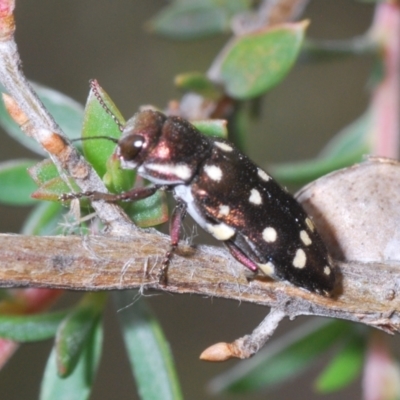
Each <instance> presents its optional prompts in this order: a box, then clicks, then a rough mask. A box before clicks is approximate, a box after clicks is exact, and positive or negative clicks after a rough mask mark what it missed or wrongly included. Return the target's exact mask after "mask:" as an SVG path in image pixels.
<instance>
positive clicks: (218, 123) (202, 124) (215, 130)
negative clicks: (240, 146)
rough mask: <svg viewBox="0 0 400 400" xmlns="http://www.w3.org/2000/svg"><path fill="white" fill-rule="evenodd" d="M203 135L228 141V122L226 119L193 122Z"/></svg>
mask: <svg viewBox="0 0 400 400" xmlns="http://www.w3.org/2000/svg"><path fill="white" fill-rule="evenodd" d="M191 124H192V125H194V126H195V127H196V128H197V129H198V130H199V131H200V132H201V133H202V134H203V135H206V136H212V137H217V138H222V139H226V138H227V137H228V128H227V122H226V120H225V119H207V120H201V121H192V122H191Z"/></svg>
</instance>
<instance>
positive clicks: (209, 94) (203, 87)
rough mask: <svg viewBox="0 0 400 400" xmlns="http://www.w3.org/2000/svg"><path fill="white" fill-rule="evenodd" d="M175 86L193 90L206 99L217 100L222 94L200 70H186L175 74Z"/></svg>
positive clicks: (189, 90) (188, 90)
mask: <svg viewBox="0 0 400 400" xmlns="http://www.w3.org/2000/svg"><path fill="white" fill-rule="evenodd" d="M175 86H176V87H177V88H178V89H180V90H184V91H186V92H195V93H197V94H199V95H200V96H202V97H204V98H206V99H211V100H217V99H218V98H219V97H221V96H222V93H221V90H220V89H219V88H217V87H216V86H215V85H214V83H213V82H211V81H210V80H209V79H208V77H207V76H206V75H205V74H203V73H202V72H187V73H184V74H179V75H177V76H176V77H175Z"/></svg>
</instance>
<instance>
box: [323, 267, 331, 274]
mask: <svg viewBox="0 0 400 400" xmlns="http://www.w3.org/2000/svg"><path fill="white" fill-rule="evenodd" d="M324 274H325V275H328V276H329V275H330V274H331V269H330V268H329V267H325V268H324Z"/></svg>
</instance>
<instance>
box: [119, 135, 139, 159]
mask: <svg viewBox="0 0 400 400" xmlns="http://www.w3.org/2000/svg"><path fill="white" fill-rule="evenodd" d="M144 143H145V140H144V137H143V136H140V135H127V136H125V137H123V138H122V139H120V141H119V142H118V146H119V155H120V156H121V158H123V159H124V160H125V161H133V160H134V159H135V158H136V156H137V155H138V154H139V153H140V151H141V150H142V148H143V145H144Z"/></svg>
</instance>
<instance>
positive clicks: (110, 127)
mask: <svg viewBox="0 0 400 400" xmlns="http://www.w3.org/2000/svg"><path fill="white" fill-rule="evenodd" d="M97 90H98V91H99V94H100V96H101V98H102V99H103V101H104V103H105V104H106V105H107V106H108V108H109V109H110V111H111V112H112V113H113V114H114V115H115V117H116V118H117V119H118V120H119V121H120V123H121V124H124V123H125V120H124V118H123V117H122V115H121V113H120V112H119V110H118V109H117V107H116V106H115V104H114V103H113V101H112V100H111V99H110V97H109V96H108V95H107V93H106V92H105V91H104V90H103V89H102V88H101V87H100V86H98V85H97ZM99 135H100V136H108V137H112V138H115V139H118V138H119V137H120V136H121V131H120V130H119V127H118V125H117V124H116V123H115V121H114V120H113V119H112V118H111V116H110V115H109V114H108V113H107V112H106V111H105V110H104V108H103V107H102V105H101V104H100V103H99V101H98V100H97V98H96V96H95V95H94V94H93V91H92V90H91V91H90V93H89V97H88V99H87V102H86V106H85V116H84V121H83V129H82V137H83V138H85V139H86V138H89V137H92V136H99ZM82 147H83V152H84V154H85V158H86V159H87V160H88V161H89V162H90V164H92V166H93V168H94V169H95V170H96V172H97V173H98V174H99V176H101V177H103V176H104V174H105V173H106V170H107V168H106V165H107V160H108V159H109V157H110V156H111V154H112V153H113V152H114V149H115V143H113V142H111V141H109V140H105V139H93V140H85V141H84V142H83V146H82Z"/></svg>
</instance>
